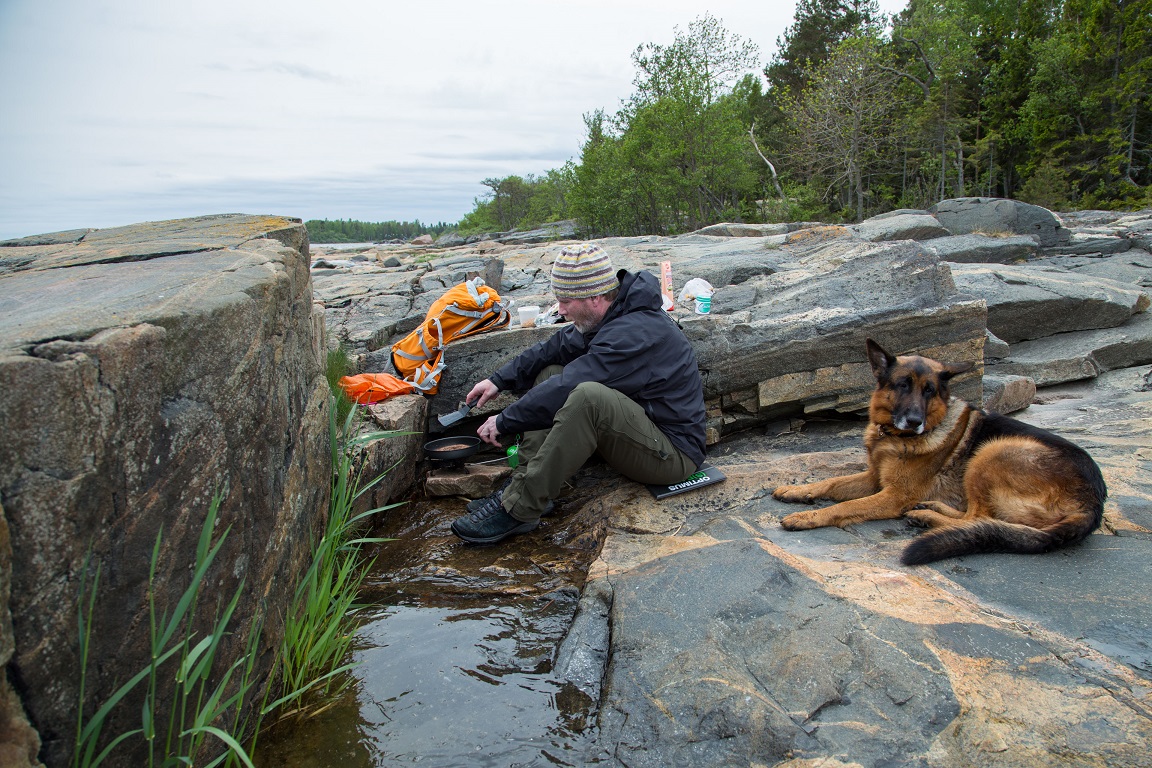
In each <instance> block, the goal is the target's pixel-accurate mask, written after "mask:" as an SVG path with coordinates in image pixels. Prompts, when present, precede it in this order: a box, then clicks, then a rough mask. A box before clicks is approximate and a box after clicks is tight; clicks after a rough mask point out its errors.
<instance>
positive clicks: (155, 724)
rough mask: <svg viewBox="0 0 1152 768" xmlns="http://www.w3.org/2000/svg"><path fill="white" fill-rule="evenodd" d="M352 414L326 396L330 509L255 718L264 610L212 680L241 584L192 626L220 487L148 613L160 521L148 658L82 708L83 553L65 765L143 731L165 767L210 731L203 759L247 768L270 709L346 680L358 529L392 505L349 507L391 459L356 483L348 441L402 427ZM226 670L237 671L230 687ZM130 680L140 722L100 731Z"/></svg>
mask: <svg viewBox="0 0 1152 768" xmlns="http://www.w3.org/2000/svg"><path fill="white" fill-rule="evenodd" d="M361 422H362V419H361V418H360V416H359V414H358V412H357V409H356V407H355V405H354V404H350V405H349V407H348V410H347V411H346V412H345V414H344V415H343V417H342V418H338V415H337V408H336V407H335V404H334V407H332V408H329V422H328V431H329V440H330V446H331V451H332V467H333V475H332V489H331V490H332V493H331V498H330V503H329V509H328V517H327V521H326V525H325V529H324V532H323V535H322V536H321V537H320V540H319V541H318V542H315V543H314V546H313V554H312V563H311V565H310V566H309V568H308V570H307V572H306V573H305V574H304V576H303V578H302V579H301V581H300V583H299V584H298V586H297V588H296V591H295V593H294V596H293V601H292V604H291V606H290V607H289V610H288V614H287V618H286V622H285V632H284V638H283V641H282V642H281V645H280V652H279V654H278V657H277V660H276V662H275V666H274V668H273V671H272V673H271V678H272V679H273V681H276V680H277V679H278V680H279V685H278V686H273V685H269V686H268V687H266V688H265V698H264V701H263V702H262V704H261V705H260V706H259V707H257V708H256V709H255V711H254V712H253V714H254V716H255V722H249V720H248V715H246V714H244V713H245V712H246V711H248V709H249V708H248V707H245V706H244V705H245V702H246V700H247V696H248V695H249V694H250V693H251V692H252V690H253V688H254V686H255V681H254V677H253V671H254V666H255V661H256V659H257V657H258V655H259V646H260V639H261V633H262V629H261V627H262V623H263V622H262V617H259V616H258V617H256V620H254V621H253V625H252V629H251V631H250V633H249V635H248V639H247V645H246V648H245V652H244V653H243V654H242V655H241V656H240V657H239V658H237V659H236V660H235V662H233V663H232V665H231V666H230V667H229V668H228V669H226V670H225V671H224V673H223V675H222V677H221V679H220V680H219V681H218V682H217V683H216V685H215V686H210V685H209V675H210V673H211V671H212V669H213V667H214V665H215V662H216V659H217V654H218V652H219V649H220V643H221V641H222V640H223V638H224V637H225V634H226V632H227V628H228V625H229V623H230V622H231V620H232V617H233V614H234V613H235V610H236V607H237V605H238V602H239V599H240V595H241V592H242V590H243V584H241V585H240V587H239V588H238V589H237V591H236V594H235V595H233V597H232V599H231V601H230V602H229V603H228V605H227V606H226V607H225V608H224V610H223V611H222V612H220V611H219V610H218V611H217V615H216V618H215V623H214V625H213V627H212V630H211V631H210V632H209V634H207V635H205V636H203V637H197V636H196V633H195V631H194V629H193V624H194V619H195V616H196V612H197V608H198V607H199V602H200V596H201V590H202V589H204V588H206V584H205V578H206V574H207V573H208V570H209V569H210V567H211V566H212V563H213V561H214V560H215V559H216V556H217V554H218V553H219V551H220V548H221V547H222V546H223V544H224V541H225V539H226V538H227V536H228V533H229V530H230V528H229V529H226V530H225V531H224V533H223V534H222V535H221V536H220V538H219V539H218V540H217V541H216V542H215V543H213V542H212V531H213V529H214V527H215V524H216V519H217V515H218V511H219V507H220V503H221V501H222V496H220V495H219V494H217V495H216V496H215V497H214V498H213V499H212V503H211V505H210V506H209V509H208V515H207V517H206V518H205V520H204V525H203V527H202V529H201V533H200V539H199V542H198V545H197V549H196V565H195V569H194V572H193V576H192V580H191V583H190V584H189V585H188V587H187V589H185V591H184V592H183V594H182V595H181V597H180V599H179V600H178V601H177V603H176V606H175V608H174V609H173V612H172V614H171V615H169V614H168V613H167V612H165V613H164V614H163V615H160V616H157V611H156V603H155V589H154V585H155V578H156V573H157V566H158V563H159V557H160V544H161V540H162V535H163V531H161V532H160V533H158V534H157V536H156V543H155V545H154V547H153V551H152V561H151V567H150V571H149V580H148V605H149V617H150V620H149V635H150V643H151V657H150V661H149V664H148V666H146V667H145V668H144V669H142V670H140V671H139V672H137V673H136V674H135V675H134V676H133V677H132V678H131V679H129V680H128V681H127V682H126V683H124V684H123V685H121V686H120V687H119V688H118V689H117V690H116V691H115V692H114V693H113V694H112V695H111V696H110V697H109V698H108V700H107V701H105V702H104V703H103V704H102V705H101V706H100V707H99V708H98V709H97V710H96V712H95V713H93V714H92V715H91V716H90V717H88V716H86V714H85V693H86V683H87V672H88V667H89V650H90V648H91V633H92V617H93V614H94V611H95V608H96V593H97V590H98V588H99V582H100V568H99V567H97V569H96V573H95V576H94V577H93V579H92V583H91V585H89V584H88V582H87V574H88V573H89V571H90V559H89V560H86V561H85V564H84V571H83V573H84V576H83V577H82V579H81V584H80V594H79V600H78V627H79V636H80V656H81V665H80V666H81V670H80V706H79V707H78V713H77V723H76V738H75V743H74V749H73V759H72V768H96V767H97V766H99V765H101V764H102V763H103V762H104V761H105V760H107V759H108V758H109V756H110V755H111V754H112V753H113V751H114V750H116V749H117V748H118V747H120V745H121V744H124V743H125V742H128V743H132V740H133V739H143V740H144V741H145V742H146V745H147V747H146V749H147V755H148V757H147V765H148V766H150V768H151V767H152V766H156V765H161V766H164V767H165V768H167V766H191V765H194V764H195V761H196V760H197V757H198V755H200V753H201V752H202V750H203V748H204V746H205V741H206V740H207V739H208V738H210V737H211V738H215V739H217V740H219V741H220V742H221V743H222V744H223V745H224V748H225V750H224V752H223V754H221V755H219V756H218V757H216V758H215V759H214V760H212V761H211V762H209V763H207V764H206V766H205V768H212V766H216V765H220V764H224V765H226V766H239V765H244V766H247V768H253V764H252V760H251V758H250V756H249V755H250V754H251V753H254V751H255V748H256V741H257V738H258V736H259V732H260V728H261V725H262V722H263V719H264V718H265V717H266V716H267V715H268V714H270V713H272V712H276V711H279V712H280V713H281V714H283V715H286V714H292V713H299V712H305V711H309V709H310V707H309V706H305V705H304V704H303V699H304V698H305V697H306V696H307V699H308V701H309V702H310V706H311V708H312V709H313V710H314V709H315V708H316V707H318V706H322V705H323V704H324V703H326V702H328V701H330V700H332V699H333V698H334V697H335V696H337V695H338V694H339V693H340V692H342V691H343V690H344V689H345V688H346V687H347V686H348V685H349V683H350V678H349V677H348V675H346V674H345V673H346V672H347V671H348V670H350V669H352V668H353V667H355V666H356V664H354V663H347V662H346V661H345V659H346V658H347V657H348V651H349V648H350V646H351V643H352V639H353V633H354V631H355V625H356V611H357V610H358V608H359V606H358V605H357V604H356V598H357V594H358V592H359V590H360V586H361V584H362V583H363V581H364V578H365V577H366V576H367V573H368V569H369V568H370V567H371V565H372V560H370V559H369V558H366V557H365V556H364V555H363V554H362V552H361V548H362V547H363V546H364V545H365V544H371V543H376V542H381V541H386V539H379V538H367V537H362V536H360V535H359V532H360V530H361V529H362V528H363V527H364V524H365V519H366V518H367V517H369V516H370V515H373V514H375V513H377V512H381V511H384V510H388V509H392V508H393V507H396V506H399V504H389V505H386V506H383V507H377V508H374V509H369V510H367V511H364V512H360V513H357V512H355V505H356V502H357V500H358V499H359V498H360V497H361V496H363V495H364V494H365V493H367V492H368V491H370V490H371V489H372V488H374V487H375V486H376V485H377V484H378V483H379V482H380V481H381V480H382V479H383V478H384V476H385V475H386V474H387V473H388V471H390V470H391V468H389V469H388V470H385V471H384V472H382V473H381V474H380V475H378V476H377V477H374V478H372V479H370V480H368V481H367V482H364V479H363V477H362V474H363V462H359V461H357V458H356V457H357V455H358V453H357V449H358V448H360V447H361V446H363V445H364V444H365V443H368V442H371V441H374V440H378V439H380V438H383V437H390V436H393V435H401V434H411V433H407V432H382V431H374V432H368V433H365V434H359V435H354V434H353V433H354V432H356V431H357V429H358V428H359V425H360V423H361ZM401 503H402V502H401ZM162 679H169V680H171V679H174V680H175V686H174V688H173V691H172V694H171V700H170V701H161V685H160V681H161V680H162ZM234 679H235V680H236V681H237V682H236V685H235V686H234V691H233V692H232V693H231V694H229V693H228V689H229V686H230V685H231V684H232V681H233V680H234ZM138 686H144V689H145V693H144V703H143V705H142V707H141V719H140V727H139V728H133V729H131V730H128V731H125V732H123V733H119V734H115V735H106V734H105V733H104V730H105V725H106V724H107V722H108V719H109V717H110V716H111V715H112V713H113V712H114V711H116V710H117V708H118V707H121V706H122V705H123V703H124V699H125V697H127V696H128V695H129V694H130V693H132V692H133V691H135V690H136V689H137V687H138ZM273 690H278V691H279V692H280V695H279V697H278V698H276V699H275V700H273V701H271V702H270V701H269V699H270V698H271V693H272V691H273ZM249 732H252V733H254V734H255V735H253V737H252V739H251V741H250V742H249V744H248V747H247V749H246V748H245V747H244V746H242V745H241V744H240V742H239V739H240V738H243V736H244V734H246V733H249Z"/></svg>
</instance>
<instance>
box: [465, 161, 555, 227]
mask: <svg viewBox="0 0 1152 768" xmlns="http://www.w3.org/2000/svg"><path fill="white" fill-rule="evenodd" d="M575 178H576V167H575V165H574V164H573V163H572V161H571V160H569V161H568V162H567V163H565V164H564V165H563V166H562V167H560V168H558V169H553V170H550V171H548V172H547V173H546V174H544V175H543V176H540V177H537V176H534V175H532V174H528V175H527V176H526V177H524V178H521V177H520V176H506V177H504V178H491V179H484V182H483V184H484V186H486V187H488V188H489V189H490V190H491V192H489V193H488V194H487V195H486V196H485V197H483V198H480V199H477V200H476V208H475V209H474V210H473V211H472V212H471V213H469V214H468V215H466V216H465V217H464V218H463V219H461V220H460V223H459V225H458V226H457V228H458V230H459V232H460V233H461V234H466V235H467V234H474V233H480V232H510V231H512V230H521V231H523V230H528V229H535V228H537V227H539V226H540V225H541V224H544V223H546V222H550V221H561V220H563V219H567V218H569V210H568V196H569V192H570V191H571V189H572V186H573V185H574V184H575Z"/></svg>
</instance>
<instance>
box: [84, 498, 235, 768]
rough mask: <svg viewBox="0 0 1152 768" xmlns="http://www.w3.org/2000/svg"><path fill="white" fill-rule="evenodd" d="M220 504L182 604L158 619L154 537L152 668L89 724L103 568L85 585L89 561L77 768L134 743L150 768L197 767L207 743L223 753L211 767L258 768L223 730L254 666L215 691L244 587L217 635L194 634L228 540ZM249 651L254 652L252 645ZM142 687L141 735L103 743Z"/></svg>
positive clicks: (211, 511) (211, 514) (229, 676)
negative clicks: (166, 692)
mask: <svg viewBox="0 0 1152 768" xmlns="http://www.w3.org/2000/svg"><path fill="white" fill-rule="evenodd" d="M221 500H222V497H221V496H220V495H219V494H217V495H216V496H215V497H214V498H213V499H212V503H211V504H210V505H209V508H208V516H207V518H206V519H205V521H204V526H203V528H202V529H201V532H200V540H199V543H198V545H197V547H196V565H195V570H194V572H193V575H192V581H191V583H189V585H188V587H187V588H186V589H185V590H184V592H183V594H182V595H181V596H180V599H179V600H178V601H177V603H176V606H175V608H174V609H173V611H172V613H171V614H168V613H167V611H165V612H164V613H163V614H162V615H160V616H157V612H156V602H155V597H156V592H155V584H156V572H157V565H158V563H159V560H160V543H161V540H162V536H163V531H161V532H160V533H158V534H157V535H156V543H155V544H154V545H153V548H152V561H151V567H150V569H149V573H148V606H149V636H150V641H151V659H150V661H149V664H148V666H146V667H145V668H144V669H142V670H140V671H139V672H137V673H136V674H135V675H134V676H133V677H132V678H131V679H129V680H128V681H127V682H126V683H124V684H123V685H121V686H120V687H119V688H117V689H116V691H115V692H114V693H113V694H112V695H111V696H110V697H109V698H108V700H107V701H105V702H104V703H103V704H102V705H101V706H100V707H99V708H98V709H97V710H96V712H95V713H93V714H92V715H91V716H90V717H85V712H84V694H85V685H86V682H87V671H88V662H89V649H90V647H91V633H92V616H93V612H94V610H95V605H96V591H97V589H98V588H99V583H100V568H99V567H98V568H97V569H96V574H95V576H94V577H93V580H92V585H91V588H90V589H89V587H88V584H87V573H88V571H89V565H90V560H86V561H85V567H84V576H83V577H82V579H81V584H80V600H79V610H78V626H79V635H80V657H81V669H80V706H79V707H78V711H77V719H76V739H75V743H74V749H73V756H72V766H73V768H95V767H96V766H99V765H100V764H102V763H103V762H104V761H105V760H106V759H108V757H109V755H111V754H112V752H113V750H115V749H116V748H117V747H118V746H120V745H121V744H123V743H125V742H130V743H131V741H130V740H140V739H142V740H143V741H144V742H145V745H146V747H145V749H146V753H147V765H148V766H155V765H161V766H172V765H192V764H193V763H194V761H195V759H196V757H197V755H199V754H200V752H201V750H202V748H203V747H204V745H205V741H206V740H207V739H208V738H209V737H212V738H215V739H218V740H219V741H220V742H221V743H222V744H223V745H224V747H225V752H224V753H223V754H221V755H220V756H219V757H217V758H216V759H215V760H213V761H212V762H210V763H208V766H214V765H219V764H220V763H221V762H223V761H224V760H225V759H229V760H231V761H234V762H238V763H241V764H243V765H246V766H248V767H249V768H252V761H251V759H250V758H249V757H248V754H247V752H246V751H245V750H244V747H243V746H241V745H240V743H239V742H238V741H237V740H236V738H235V736H233V734H231V733H229V732H228V731H226V730H224V729H223V728H221V727H220V725H221V723H222V722H223V721H224V720H225V719H226V716H227V714H228V713H229V712H230V711H232V712H233V713H238V712H239V710H240V709H241V708H242V705H243V702H244V699H245V697H246V696H247V694H248V693H249V692H250V691H251V689H252V678H251V671H252V665H251V663H250V662H249V660H248V659H246V658H243V657H242V658H240V659H238V660H237V661H236V662H235V663H233V664H232V666H230V667H229V668H228V669H227V670H225V672H224V674H223V675H222V676H221V678H220V680H219V681H218V682H217V683H216V684H215V685H214V686H213V685H210V683H209V676H210V673H211V671H212V667H213V665H214V663H215V661H216V657H217V654H218V652H219V649H220V643H221V641H222V640H223V639H224V637H225V634H226V632H227V627H228V624H229V622H230V621H231V620H232V615H233V613H234V612H235V610H236V605H237V603H238V601H239V599H240V594H241V591H242V590H243V584H241V585H240V587H239V588H237V590H236V594H235V595H233V597H232V600H231V601H230V602H229V603H228V605H227V606H226V607H225V608H224V610H223V612H220V611H219V610H218V611H217V614H216V617H215V621H214V624H213V626H212V629H211V631H210V632H209V633H208V634H207V635H205V636H203V637H199V638H198V637H197V636H196V633H195V631H194V629H193V624H194V620H195V617H196V609H197V607H198V603H199V598H200V594H201V589H202V588H203V587H204V580H205V577H206V574H207V572H208V570H209V568H211V566H212V563H213V561H214V560H215V559H216V555H217V554H218V553H219V552H220V547H221V546H222V545H223V544H224V540H225V539H226V538H227V536H228V532H229V529H226V530H225V531H224V533H223V534H222V535H221V536H220V538H219V539H218V540H217V541H216V543H215V544H213V543H212V530H213V527H214V526H215V523H216V516H217V513H218V511H219V508H220V502H221ZM249 650H250V651H254V650H255V646H254V645H253V644H251V643H250V644H249ZM238 671H239V678H238V684H237V685H236V686H235V690H234V692H232V693H231V694H229V693H228V689H229V687H230V685H231V683H232V680H233V677H234V676H235V675H236V674H237V672H238ZM162 679H166V680H174V681H175V685H174V686H173V688H172V691H171V694H170V695H171V699H170V700H165V699H164V698H163V692H162V691H161V685H160V683H161V680H162ZM141 685H143V686H144V701H143V704H142V705H141V713H140V727H139V728H134V729H132V730H129V731H125V732H123V733H120V734H116V735H115V736H110V737H105V734H104V727H105V725H106V723H107V721H108V718H109V716H110V715H111V714H112V713H113V712H114V711H116V709H117V708H118V707H119V706H120V704H121V702H122V701H123V700H124V698H125V697H126V696H128V695H129V694H130V693H132V692H133V691H135V690H136V689H137V687H138V686H141Z"/></svg>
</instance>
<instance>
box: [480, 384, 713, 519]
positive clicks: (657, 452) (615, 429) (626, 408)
mask: <svg viewBox="0 0 1152 768" xmlns="http://www.w3.org/2000/svg"><path fill="white" fill-rule="evenodd" d="M562 370H563V366H559V365H553V366H549V367H548V368H545V369H544V371H542V372H541V373H540V375H539V376H537V377H536V383H537V384H539V383H540V382H541V381H544V379H547V378H548V377H550V376H554V375H556V374H558V373H559V372H560V371H562ZM594 453H599V454H600V456H601V457H602V458H603V459H604V460H605V461H606V462H607V463H608V465H609V466H610V467H612V468H613V469H615V470H616V471H617V472H619V473H620V474H622V475H624V476H625V477H627V478H629V479H630V480H635V481H637V482H641V483H659V484H661V485H666V484H671V483H677V482H680V481H681V480H683V479H684V478H686V477H688V476H689V475H691V474H692V473H693V472H695V471H696V469H697V467H696V463H695V462H694V461H692V460H691V459H690V458H688V457H687V456H685V455H684V454H683V453H681V452H680V450H679V449H677V448H676V446H674V445H673V444H672V441H671V440H669V439H668V437H667V436H666V435H665V434H664V433H663V432H661V431H660V429H659V427H657V426H656V425H655V424H653V423H652V420H651V419H649V418H648V415H647V414H646V413H644V409H643V408H642V407H641V406H640V405H639V404H638V403H636V402H635V401H633V400H632V399H631V398H629V397H628V396H627V395H624V394H621V393H620V392H617V391H616V390H614V389H611V388H609V387H606V386H604V385H603V384H598V383H596V382H584V383H582V384H578V385H577V386H576V388H575V389H573V390H572V393H571V394H570V395H569V396H568V400H567V401H565V403H564V405H563V406H562V407H561V408H560V410H559V411H557V412H556V418H555V419H554V420H553V422H552V427H551V429H541V430H536V431H533V432H527V433H525V434H524V435H523V438H522V439H521V441H520V450H519V457H520V465H519V466H518V467H517V468H516V469H515V470H514V471H513V473H512V479H511V481H510V482H509V483H508V487H507V488H505V489H504V493H503V495H502V496H501V503H502V504H503V505H504V509H506V510H507V511H508V513H509V514H510V515H512V517H514V518H516V519H517V520H519V521H521V522H534V521H536V520H539V519H540V513H541V512H542V511H543V510H544V508H545V506H546V505H547V504H548V501H549V499H555V498H556V497H557V496H558V495H559V493H560V488H561V486H562V485H563V483H564V481H565V480H567V479H568V478H570V477H572V475H574V474H576V471H577V470H579V469H580V467H581V466H583V465H584V462H585V461H587V460H588V459H589V458H590V457H591V456H592V455H593V454H594Z"/></svg>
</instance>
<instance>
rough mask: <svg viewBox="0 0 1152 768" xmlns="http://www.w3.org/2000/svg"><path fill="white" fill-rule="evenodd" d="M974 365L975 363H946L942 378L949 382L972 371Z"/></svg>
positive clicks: (941, 374) (941, 373)
mask: <svg viewBox="0 0 1152 768" xmlns="http://www.w3.org/2000/svg"><path fill="white" fill-rule="evenodd" d="M974 365H975V363H945V364H944V370H943V371H941V372H940V378H941V379H943V380H944V381H948V380H949V379H951V378H952V377H953V376H956V375H958V374H961V373H964V372H965V371H970V370H972V367H973V366H974Z"/></svg>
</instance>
